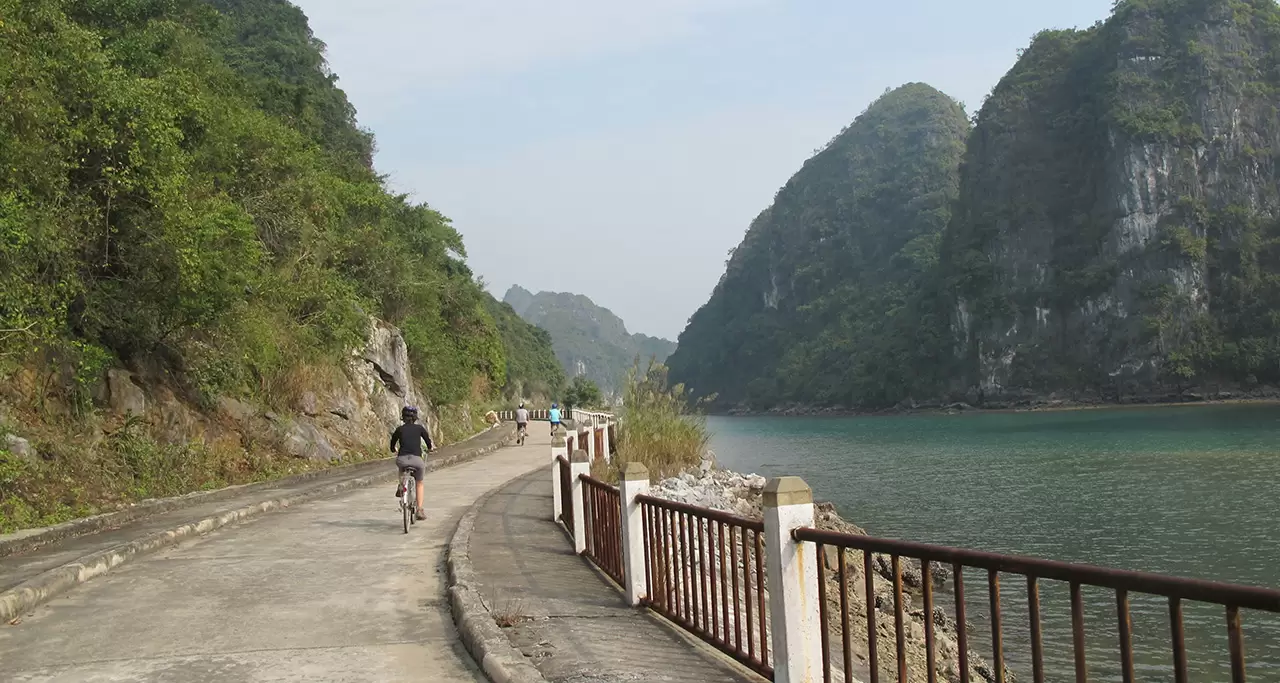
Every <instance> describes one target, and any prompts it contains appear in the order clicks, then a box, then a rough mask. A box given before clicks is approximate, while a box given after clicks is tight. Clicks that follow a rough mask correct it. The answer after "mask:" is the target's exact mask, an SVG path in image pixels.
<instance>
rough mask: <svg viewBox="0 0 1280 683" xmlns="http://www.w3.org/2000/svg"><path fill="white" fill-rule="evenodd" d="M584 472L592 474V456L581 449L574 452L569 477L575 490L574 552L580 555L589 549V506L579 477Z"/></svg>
mask: <svg viewBox="0 0 1280 683" xmlns="http://www.w3.org/2000/svg"><path fill="white" fill-rule="evenodd" d="M583 474H591V456H589V455H587V452H586V451H584V450H581V449H579V450H576V451H574V452H573V458H572V463H571V464H570V467H569V478H570V479H571V480H572V481H573V484H572V486H570V488H569V490H570V491H572V492H573V501H572V502H573V552H575V553H577V554H579V555H581V554H582V553H584V552H586V550H587V521H586V514H587V506H586V499H585V498H584V496H583V493H584V491H583V489H584V488H586V487H585V486H583V484H582V479H580V478H579V477H580V475H583Z"/></svg>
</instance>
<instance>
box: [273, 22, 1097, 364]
mask: <svg viewBox="0 0 1280 683" xmlns="http://www.w3.org/2000/svg"><path fill="white" fill-rule="evenodd" d="M294 1H295V2H297V3H298V4H299V5H300V6H301V7H302V8H303V9H304V10H305V11H306V13H307V15H308V16H309V17H310V19H311V26H312V29H313V30H314V31H315V33H316V36H317V37H319V38H320V39H321V40H323V41H324V42H325V43H327V44H328V48H329V49H328V58H329V62H330V65H331V66H332V67H333V69H334V71H336V72H337V74H338V75H339V77H340V78H341V82H340V85H341V86H342V88H343V89H345V90H346V91H347V94H348V96H349V97H350V98H351V100H352V102H353V103H354V104H355V106H356V108H357V109H358V110H359V119H360V123H361V124H362V125H363V126H365V127H367V128H370V129H372V130H373V131H374V133H375V134H376V135H377V137H378V149H379V152H378V156H377V166H378V169H379V170H380V171H381V172H382V173H385V174H387V175H388V176H389V177H390V180H391V183H392V185H393V186H394V187H395V188H396V189H398V190H401V191H404V192H408V193H410V194H412V195H413V196H414V197H415V198H416V199H418V200H420V201H425V202H428V203H429V204H431V205H432V206H434V207H435V208H437V209H439V210H440V211H442V212H443V213H444V214H446V215H448V216H449V217H451V218H452V219H453V221H454V225H455V226H456V227H457V228H458V230H459V231H460V232H461V233H462V235H463V238H464V239H465V242H466V246H467V252H468V256H469V262H470V264H471V266H472V268H473V269H474V270H475V271H476V273H477V274H479V275H480V276H482V277H483V278H484V280H485V281H486V282H487V283H488V286H489V288H490V290H491V291H492V292H493V293H494V294H495V295H496V296H498V297H501V296H502V295H503V293H505V292H506V289H507V287H509V286H510V285H512V284H520V285H522V286H524V287H525V288H527V289H530V290H533V291H535V292H536V291H539V290H554V291H571V292H576V293H580V294H585V295H587V296H589V297H591V298H592V299H594V300H595V301H596V303H598V304H601V305H603V306H606V307H608V308H610V309H612V310H613V311H614V312H615V313H617V314H618V315H619V316H621V317H622V319H623V320H624V321H626V323H627V327H628V329H630V330H631V331H632V332H637V331H638V332H645V333H647V334H653V335H659V336H665V337H668V338H670V339H675V338H676V336H677V335H679V333H680V331H681V330H683V329H684V326H685V323H686V321H687V320H688V318H689V316H690V315H692V314H693V312H694V311H695V310H697V308H698V307H699V306H701V305H702V304H703V303H704V302H705V301H706V299H707V297H708V296H709V295H710V293H711V290H712V288H713V287H714V286H715V284H716V281H717V280H718V279H719V278H720V274H721V273H722V272H723V271H724V261H725V258H726V256H727V253H728V251H729V250H730V249H731V248H732V247H734V246H736V245H737V244H738V242H740V241H741V239H742V236H743V233H744V232H745V231H746V228H747V225H748V223H749V222H750V221H751V219H752V218H754V217H755V216H756V214H757V213H759V212H760V211H761V210H762V209H764V208H765V207H766V206H768V205H769V203H770V202H771V201H772V200H773V195H774V193H775V192H777V190H778V189H779V188H780V187H781V186H782V184H783V183H785V182H786V180H787V178H789V177H790V176H791V174H792V173H794V172H795V171H796V170H798V169H799V167H800V165H801V164H802V163H803V162H804V160H805V159H807V158H808V157H810V156H812V154H813V152H814V150H815V149H816V148H818V147H820V146H822V145H823V144H825V143H826V142H827V141H828V140H829V139H830V138H831V137H832V136H834V135H835V134H836V133H838V132H839V131H840V129H841V128H842V127H843V126H845V125H846V124H848V123H849V122H850V121H852V120H853V119H854V117H856V116H857V115H858V114H859V113H861V112H862V111H863V110H864V109H865V108H866V107H867V105H868V104H870V103H871V102H872V101H873V100H874V99H875V98H876V97H878V96H879V95H880V94H881V93H882V92H883V91H884V90H885V88H890V87H897V86H899V85H902V84H904V83H908V82H912V81H924V82H926V83H930V84H931V85H933V86H935V87H937V88H939V89H941V90H942V91H944V92H946V93H947V94H949V95H951V96H952V97H955V98H956V99H958V100H960V101H961V102H963V103H964V104H965V105H966V108H967V109H968V111H970V112H973V111H975V110H976V109H977V107H978V106H979V105H980V103H981V101H982V99H983V97H984V96H985V95H986V94H987V93H988V92H989V91H990V90H991V87H992V86H993V85H995V83H996V81H997V80H998V79H999V78H1000V77H1001V76H1002V75H1003V74H1004V73H1005V71H1007V70H1008V69H1009V67H1010V66H1012V64H1013V62H1014V59H1015V58H1016V53H1017V50H1018V49H1019V48H1022V47H1026V45H1027V43H1028V42H1029V41H1030V38H1031V36H1032V35H1033V34H1035V33H1036V32H1037V31H1039V30H1041V29H1045V28H1066V27H1076V26H1088V25H1090V24H1092V23H1093V22H1094V21H1096V20H1099V19H1102V18H1104V17H1105V16H1106V15H1107V13H1108V12H1109V11H1110V7H1111V4H1112V0H1071V1H1070V2H1063V1H1062V0H1053V1H1050V0H969V1H968V2H956V0H897V1H896V2H865V1H861V0H859V1H855V0H629V1H625V2H624V1H623V0H537V1H533V0H361V1H360V2H351V0H294Z"/></svg>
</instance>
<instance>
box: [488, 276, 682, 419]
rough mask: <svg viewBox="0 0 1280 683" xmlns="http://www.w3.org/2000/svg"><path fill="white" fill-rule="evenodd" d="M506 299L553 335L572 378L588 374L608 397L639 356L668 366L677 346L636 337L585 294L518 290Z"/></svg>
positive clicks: (649, 338) (505, 300)
mask: <svg viewBox="0 0 1280 683" xmlns="http://www.w3.org/2000/svg"><path fill="white" fill-rule="evenodd" d="M503 301H504V302H505V303H507V304H510V305H511V307H512V308H513V309H515V311H516V313H517V314H519V315H520V317H521V318H523V319H524V320H525V321H527V322H529V323H531V324H533V325H537V326H538V327H540V328H542V329H544V330H546V331H547V332H548V333H549V334H550V335H551V342H552V346H553V348H554V349H555V353H556V358H558V359H559V360H560V364H561V366H562V367H563V368H564V370H565V373H566V374H567V375H568V376H570V377H576V376H578V375H582V376H585V377H586V378H587V379H590V380H591V381H593V382H595V383H596V385H597V386H599V387H600V389H601V390H602V391H603V392H604V393H606V394H617V393H618V391H619V390H620V389H621V386H622V381H623V380H624V379H625V378H626V373H627V370H628V369H630V368H631V366H632V364H633V363H634V362H635V360H636V359H637V358H639V359H640V361H641V362H646V361H648V360H649V359H650V358H656V359H657V361H658V362H663V361H665V360H666V359H667V356H669V355H671V352H672V351H674V350H675V344H673V343H672V342H669V341H667V340H665V339H659V338H657V337H650V336H648V335H644V334H631V333H630V332H627V326H626V324H624V323H623V322H622V319H621V318H619V317H618V316H617V315H614V313H613V312H612V311H610V310H609V309H607V308H604V307H601V306H598V305H596V303H595V302H593V301H592V300H591V299H589V298H587V297H585V296H582V295H581V294H569V293H561V292H539V293H538V294H536V295H535V294H532V293H530V292H529V291H528V290H526V289H524V288H522V287H519V286H514V287H512V288H511V289H509V290H507V293H506V296H504V297H503Z"/></svg>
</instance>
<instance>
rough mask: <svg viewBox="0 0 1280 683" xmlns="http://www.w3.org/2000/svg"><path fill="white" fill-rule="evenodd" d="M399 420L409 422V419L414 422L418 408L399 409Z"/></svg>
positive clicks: (406, 407)
mask: <svg viewBox="0 0 1280 683" xmlns="http://www.w3.org/2000/svg"><path fill="white" fill-rule="evenodd" d="M400 418H401V419H403V420H409V419H413V420H416V419H418V407H417V406H405V407H404V408H401V409H400Z"/></svg>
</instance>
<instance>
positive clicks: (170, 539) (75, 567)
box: [0, 434, 511, 623]
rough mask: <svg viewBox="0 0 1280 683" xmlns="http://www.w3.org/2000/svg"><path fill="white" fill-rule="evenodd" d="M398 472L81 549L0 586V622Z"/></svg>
mask: <svg viewBox="0 0 1280 683" xmlns="http://www.w3.org/2000/svg"><path fill="white" fill-rule="evenodd" d="M510 437H511V435H510V434H508V435H506V436H504V438H503V439H502V440H500V441H496V442H494V443H491V444H487V445H484V446H480V447H477V448H472V449H468V450H464V451H462V452H460V453H458V454H456V455H451V456H448V457H446V458H442V459H440V460H436V461H433V462H428V463H427V471H428V472H434V471H436V470H439V469H442V468H445V467H450V466H453V465H456V464H459V463H462V462H465V461H468V460H473V459H475V458H478V457H480V456H482V455H487V454H489V453H492V452H493V451H496V450H498V449H499V448H501V447H502V446H504V445H505V444H506V443H507V442H508V441H510ZM398 476H399V474H398V473H397V472H395V471H390V470H388V471H383V472H380V473H377V474H370V475H365V476H360V477H351V478H347V479H343V480H341V481H336V482H333V483H330V484H326V485H323V486H317V487H314V488H311V489H307V490H305V491H300V492H297V493H294V494H291V495H288V496H283V497H279V498H273V499H269V500H265V501H261V502H258V503H254V504H251V505H246V506H244V507H242V508H239V509H236V510H231V511H229V512H224V513H222V514H220V515H215V516H212V517H206V518H204V519H201V520H198V521H195V522H188V523H186V524H182V525H180V526H177V527H174V528H171V529H167V530H165V531H160V532H156V533H154V534H151V535H149V536H144V537H143V538H140V539H136V540H133V541H130V542H128V543H123V544H120V545H117V546H113V547H110V548H107V549H105V550H99V551H97V552H94V553H90V554H88V555H84V556H82V557H80V558H78V559H76V560H74V561H71V562H68V563H66V564H63V565H60V566H58V567H54V568H53V569H49V570H47V571H45V572H42V573H40V574H37V575H36V576H33V577H32V578H30V579H28V580H26V581H24V582H22V583H20V584H18V585H17V586H14V587H13V588H10V589H9V590H6V591H4V592H0V623H9V622H10V621H12V620H14V619H16V618H19V617H21V616H22V615H23V614H25V613H26V612H28V611H30V610H31V609H33V608H35V607H38V606H40V605H41V604H43V603H45V602H47V601H49V600H50V599H52V598H54V597H56V596H58V595H60V594H61V593H63V592H65V591H67V590H68V589H70V588H72V587H74V586H77V585H79V584H82V583H84V582H86V581H89V580H90V579H92V578H94V577H96V576H100V575H102V574H105V573H107V572H109V571H111V570H112V569H115V568H116V567H118V566H120V565H122V564H124V563H126V562H128V561H130V560H131V559H133V558H135V557H139V556H143V555H149V554H151V553H154V552H157V551H159V550H162V549H164V548H167V547H170V546H173V545H177V544H178V543H180V542H181V541H183V540H185V539H188V538H191V537H192V536H201V535H204V534H207V533H209V532H211V531H214V530H216V529H220V528H222V527H224V526H227V525H228V524H233V523H235V522H239V521H243V520H245V519H249V518H251V517H256V516H258V515H260V514H263V513H266V512H271V511H273V510H279V509H282V508H288V507H290V506H293V505H297V504H299V503H302V502H305V501H308V500H311V499H313V498H321V497H325V496H331V495H335V494H337V493H341V492H343V491H346V490H347V489H352V488H360V487H363V486H369V485H372V484H376V483H379V482H382V481H393V480H395V479H396V477H398Z"/></svg>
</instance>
